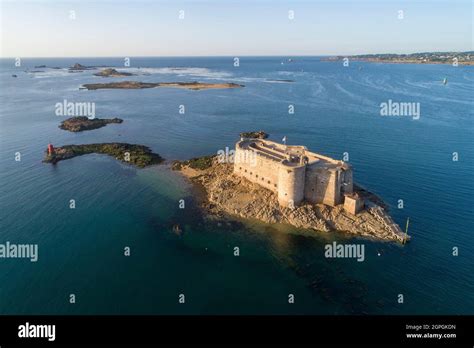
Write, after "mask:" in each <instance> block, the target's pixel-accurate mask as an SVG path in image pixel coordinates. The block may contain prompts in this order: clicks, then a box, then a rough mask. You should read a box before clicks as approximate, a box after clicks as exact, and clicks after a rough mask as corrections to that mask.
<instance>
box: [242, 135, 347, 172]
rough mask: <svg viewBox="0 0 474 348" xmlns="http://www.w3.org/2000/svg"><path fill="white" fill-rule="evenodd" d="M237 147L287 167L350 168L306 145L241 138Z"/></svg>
mask: <svg viewBox="0 0 474 348" xmlns="http://www.w3.org/2000/svg"><path fill="white" fill-rule="evenodd" d="M237 148H240V149H242V150H248V151H253V152H255V153H256V154H257V155H259V156H263V157H266V158H268V159H270V160H273V161H275V162H279V163H280V164H282V165H284V166H288V167H301V166H305V165H311V166H312V167H321V168H326V169H328V170H330V169H336V168H344V169H347V168H350V166H349V164H347V163H345V162H343V161H339V160H335V159H333V158H330V157H326V156H323V155H320V154H317V153H314V152H311V151H308V149H307V148H306V146H301V145H285V144H280V143H276V142H274V141H270V140H263V139H242V140H240V141H239V142H238V143H237Z"/></svg>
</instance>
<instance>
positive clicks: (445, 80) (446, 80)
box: [443, 77, 448, 85]
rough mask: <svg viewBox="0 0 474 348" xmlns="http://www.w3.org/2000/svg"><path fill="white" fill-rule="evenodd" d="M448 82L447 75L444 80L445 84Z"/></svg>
mask: <svg viewBox="0 0 474 348" xmlns="http://www.w3.org/2000/svg"><path fill="white" fill-rule="evenodd" d="M447 83H448V79H447V78H446V77H445V78H444V80H443V85H445V84H447Z"/></svg>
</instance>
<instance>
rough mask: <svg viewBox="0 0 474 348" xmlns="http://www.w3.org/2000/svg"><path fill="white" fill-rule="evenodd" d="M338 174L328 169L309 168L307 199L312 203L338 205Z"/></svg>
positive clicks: (306, 188)
mask: <svg viewBox="0 0 474 348" xmlns="http://www.w3.org/2000/svg"><path fill="white" fill-rule="evenodd" d="M336 175H337V172H335V171H330V170H327V169H326V168H311V167H308V170H307V174H306V185H305V192H304V193H305V198H306V199H307V200H308V201H309V202H311V203H324V204H327V205H330V206H334V205H335V204H336V182H337V176H336Z"/></svg>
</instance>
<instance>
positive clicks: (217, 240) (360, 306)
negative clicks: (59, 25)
mask: <svg viewBox="0 0 474 348" xmlns="http://www.w3.org/2000/svg"><path fill="white" fill-rule="evenodd" d="M288 58H289V57H240V66H239V67H235V66H234V59H233V57H216V58H202V57H201V58H192V57H189V58H131V61H130V63H131V67H130V68H127V67H124V66H123V63H124V60H123V59H122V58H97V59H96V58H74V59H63V58H61V59H54V58H51V59H33V58H31V59H22V61H21V66H18V67H17V66H15V60H14V59H2V60H1V67H0V83H1V86H0V87H1V88H0V138H1V139H0V219H1V220H0V243H2V244H3V243H6V242H7V241H9V242H10V243H34V244H38V248H39V258H38V261H37V262H30V261H29V260H27V259H5V258H4V259H0V314H362V313H367V314H473V313H474V295H473V294H474V281H473V274H474V236H473V234H474V228H473V227H474V217H473V206H474V204H473V203H474V202H473V197H474V189H473V173H474V171H473V169H474V168H473V163H474V148H473V138H474V137H473V133H474V127H473V118H474V101H473V96H474V67H463V66H458V67H453V66H450V65H414V64H377V63H363V62H350V65H349V67H344V66H343V64H342V63H341V62H325V61H321V60H320V58H318V57H291V58H292V61H291V62H290V61H289V60H288ZM76 62H77V63H81V64H83V65H95V66H99V65H100V66H112V67H116V68H117V69H119V70H124V71H130V72H133V73H135V74H137V75H136V76H132V77H127V78H114V79H113V81H121V80H136V81H144V82H164V81H170V82H171V81H202V82H235V83H240V84H243V85H245V87H244V88H239V89H220V90H201V91H192V90H185V89H173V88H156V89H141V90H96V91H88V90H83V89H82V90H81V89H79V87H80V86H81V85H82V84H84V83H94V82H108V81H110V80H112V78H110V79H105V78H101V77H96V76H93V73H95V72H97V70H87V71H84V72H81V73H69V72H68V70H67V67H68V66H70V65H72V64H74V63H76ZM39 65H47V66H48V67H59V68H60V69H51V68H34V66H39ZM176 68H179V69H176ZM32 71H39V72H32ZM13 74H15V75H17V77H16V78H15V77H12V75H13ZM445 78H446V79H447V83H446V84H443V79H445ZM281 80H292V81H293V82H288V81H281ZM64 100H67V101H71V102H94V103H95V105H96V117H100V118H102V117H105V118H108V117H119V118H122V119H123V120H124V122H123V123H122V124H112V125H108V126H106V127H104V128H100V129H97V130H92V131H87V132H81V133H70V132H66V131H64V130H61V129H59V128H58V125H59V123H60V122H61V121H62V120H63V119H64V118H65V117H63V116H57V115H56V114H55V104H56V103H62V102H63V101H64ZM388 100H392V101H396V102H415V103H420V104H419V105H420V118H419V119H413V118H412V117H406V116H405V117H387V116H385V117H384V116H381V115H380V104H381V103H384V102H387V101H388ZM290 104H291V105H293V106H294V110H295V112H294V114H289V113H288V106H289V105H290ZM180 105H184V107H185V113H184V114H180V113H179V108H180ZM261 129H263V130H265V131H266V132H268V133H269V134H270V137H271V139H273V140H277V141H281V139H282V138H283V137H284V136H286V137H287V143H288V144H301V145H306V146H307V147H308V148H309V149H311V150H313V151H315V152H319V153H322V154H325V155H328V156H332V157H334V158H342V157H343V154H344V153H345V152H347V153H348V155H349V162H350V163H351V164H352V165H353V167H354V179H355V181H356V182H357V183H359V184H361V185H362V186H364V187H366V188H368V189H370V190H371V191H373V192H375V193H377V194H378V195H380V196H381V197H382V198H383V199H384V200H385V202H386V203H387V204H388V205H389V206H390V208H391V209H390V212H391V215H392V216H393V218H394V220H395V221H396V222H397V223H399V224H400V225H401V226H402V228H403V229H404V228H405V222H406V220H407V218H410V225H409V234H410V235H411V236H412V241H411V242H410V243H408V244H406V245H400V244H395V243H389V242H378V241H370V240H366V239H360V238H353V237H348V236H346V235H344V234H340V233H324V232H319V233H318V232H312V233H308V232H309V231H301V230H297V229H295V228H292V227H289V226H281V225H280V226H278V225H268V224H262V223H258V222H256V221H237V220H236V221H233V220H231V221H227V222H217V221H216V222H209V221H206V220H204V219H203V218H202V216H201V214H200V212H199V210H198V209H197V208H196V204H195V202H194V200H193V197H194V188H193V187H192V186H191V185H190V184H189V183H188V182H187V181H186V180H184V179H183V178H182V177H181V176H180V175H179V174H178V173H175V172H172V171H170V170H169V166H167V165H159V166H153V167H149V168H146V169H136V168H134V167H131V166H128V165H126V164H123V163H121V162H118V161H116V160H115V159H113V158H111V157H108V156H106V155H96V154H92V155H85V156H82V157H76V158H73V159H71V160H67V161H62V162H60V163H58V164H57V165H54V166H53V165H51V164H45V163H42V159H43V155H44V151H45V149H46V146H47V144H48V143H49V142H51V143H53V145H56V146H61V145H66V144H85V143H95V142H127V143H135V144H143V145H147V146H149V147H150V148H151V149H152V150H153V151H154V152H157V153H159V154H160V155H162V156H163V157H164V158H166V159H167V160H168V161H172V160H174V159H187V158H191V157H195V156H200V155H208V154H214V153H216V152H217V151H218V150H220V149H225V147H230V148H232V147H234V144H235V142H236V141H237V140H238V135H239V133H240V132H241V131H251V130H261ZM17 152H20V154H21V161H15V153H17ZM454 152H456V153H457V155H458V160H457V161H453V153H454ZM71 199H74V200H75V202H76V208H75V209H70V208H69V202H70V200H71ZM180 199H184V200H185V202H186V208H185V209H179V200H180ZM399 199H402V200H403V203H404V207H403V209H399V208H398V200H399ZM174 224H179V225H180V226H182V229H183V231H184V234H183V235H182V236H178V235H176V234H175V233H173V230H172V227H173V225H174ZM332 241H337V242H338V243H363V244H365V254H366V255H365V261H364V262H357V261H356V260H355V259H328V258H325V257H324V246H325V244H327V243H331V242H332ZM235 246H238V247H239V248H240V256H234V247H235ZM125 247H130V250H131V254H130V256H124V248H125ZM453 248H458V251H459V254H458V256H454V255H453ZM70 294H74V295H75V297H76V302H75V303H74V304H71V303H70V302H69V299H70V297H69V296H70ZM179 294H184V295H185V300H186V301H185V303H184V304H180V303H179V302H178V295H179ZM288 294H294V296H295V303H294V304H289V303H288ZM399 294H402V295H403V299H404V300H403V303H399V302H398V299H399Z"/></svg>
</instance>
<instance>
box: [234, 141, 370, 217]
mask: <svg viewBox="0 0 474 348" xmlns="http://www.w3.org/2000/svg"><path fill="white" fill-rule="evenodd" d="M234 158H235V159H234V173H235V174H237V175H239V176H242V177H244V178H246V179H248V180H250V181H251V182H254V183H257V184H259V185H260V186H263V187H265V188H267V189H269V190H271V191H273V192H274V193H275V194H276V195H277V197H278V202H279V204H280V205H281V206H284V207H289V208H293V207H295V206H297V205H298V204H300V203H301V202H303V201H306V202H309V203H315V204H317V203H322V204H326V205H329V206H332V207H334V206H336V205H339V204H344V209H345V210H346V211H347V212H349V213H351V214H354V215H356V214H357V213H358V212H359V211H360V210H362V209H363V207H364V201H363V200H362V199H361V198H360V197H359V196H358V195H357V193H354V191H353V181H352V167H351V166H350V165H349V164H348V163H345V162H343V161H339V160H335V159H333V158H330V157H326V156H323V155H320V154H317V153H314V152H310V151H308V149H307V148H306V147H305V146H296V145H284V144H280V143H276V142H273V141H269V140H264V139H256V138H241V139H240V141H238V142H237V143H236V148H235V157H234Z"/></svg>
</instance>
